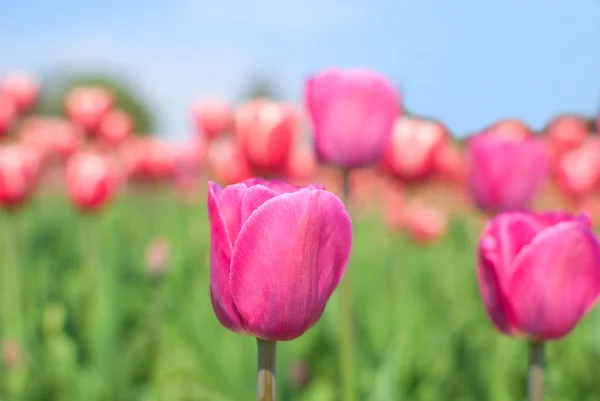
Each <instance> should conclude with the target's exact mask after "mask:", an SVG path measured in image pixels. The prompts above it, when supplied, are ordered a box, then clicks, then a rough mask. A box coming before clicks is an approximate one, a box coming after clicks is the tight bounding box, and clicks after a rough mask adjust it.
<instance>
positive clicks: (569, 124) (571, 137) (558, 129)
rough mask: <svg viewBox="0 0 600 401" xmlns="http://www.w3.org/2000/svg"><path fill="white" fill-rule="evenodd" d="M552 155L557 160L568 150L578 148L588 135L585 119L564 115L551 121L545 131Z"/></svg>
mask: <svg viewBox="0 0 600 401" xmlns="http://www.w3.org/2000/svg"><path fill="white" fill-rule="evenodd" d="M545 134H546V137H547V139H548V143H549V145H550V150H551V152H552V155H553V156H554V157H556V158H559V157H560V156H561V155H562V154H564V153H565V152H567V151H568V150H570V149H574V148H577V147H579V146H580V145H581V144H583V142H584V141H585V139H586V138H587V137H588V135H589V134H590V128H589V126H588V122H587V121H586V119H585V117H583V116H578V115H575V114H564V115H561V116H558V117H556V118H555V119H554V120H552V121H551V122H550V123H549V124H548V126H547V127H546V130H545Z"/></svg>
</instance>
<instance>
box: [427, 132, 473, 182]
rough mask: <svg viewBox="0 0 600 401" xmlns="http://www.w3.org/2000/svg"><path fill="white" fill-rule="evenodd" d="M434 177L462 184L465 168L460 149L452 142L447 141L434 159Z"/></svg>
mask: <svg viewBox="0 0 600 401" xmlns="http://www.w3.org/2000/svg"><path fill="white" fill-rule="evenodd" d="M434 165H435V173H436V175H437V176H438V177H439V178H441V179H443V180H447V181H451V182H455V183H464V180H465V177H466V172H467V166H466V160H465V155H464V152H463V151H462V149H461V148H460V147H459V146H458V145H457V144H456V143H454V142H451V141H447V142H446V143H445V144H444V146H442V148H441V149H440V150H439V151H438V152H437V156H436V158H435V162H434Z"/></svg>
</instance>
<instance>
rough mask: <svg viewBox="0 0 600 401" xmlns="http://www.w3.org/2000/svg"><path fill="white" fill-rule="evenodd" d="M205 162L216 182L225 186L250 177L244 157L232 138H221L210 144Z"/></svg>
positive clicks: (250, 172) (250, 171) (248, 167)
mask: <svg viewBox="0 0 600 401" xmlns="http://www.w3.org/2000/svg"><path fill="white" fill-rule="evenodd" d="M207 161H208V164H209V166H210V168H211V170H212V172H213V174H214V175H215V176H216V178H217V180H218V181H219V182H221V183H223V184H225V185H229V184H235V183H236V182H240V181H244V180H246V179H248V178H250V177H251V176H252V170H251V169H250V166H249V165H248V162H247V160H246V156H245V154H244V152H242V150H241V149H240V146H239V144H238V143H237V141H236V140H235V139H234V138H231V137H223V138H219V139H216V140H214V141H212V142H210V144H209V145H208V154H207Z"/></svg>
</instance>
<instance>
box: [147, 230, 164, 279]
mask: <svg viewBox="0 0 600 401" xmlns="http://www.w3.org/2000/svg"><path fill="white" fill-rule="evenodd" d="M168 260H169V242H168V241H167V240H166V239H165V238H163V237H159V238H155V239H154V240H152V242H150V244H149V245H148V248H147V249H146V271H147V272H148V275H150V276H151V277H158V276H160V275H162V273H163V272H164V271H165V268H166V267H167V263H168Z"/></svg>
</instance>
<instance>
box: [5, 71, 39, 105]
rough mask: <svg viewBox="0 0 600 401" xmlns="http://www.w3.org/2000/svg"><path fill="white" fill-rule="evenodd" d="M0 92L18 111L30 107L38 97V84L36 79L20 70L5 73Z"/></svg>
mask: <svg viewBox="0 0 600 401" xmlns="http://www.w3.org/2000/svg"><path fill="white" fill-rule="evenodd" d="M0 92H2V94H4V95H5V96H7V97H9V98H10V99H11V100H12V101H13V103H14V105H15V107H16V109H17V111H18V112H19V113H22V112H25V111H27V110H29V109H31V108H32V107H33V106H34V105H35V102H36V101H37V99H38V95H39V92H40V86H39V84H38V83H37V81H36V80H35V79H34V78H33V77H31V76H29V75H27V74H25V73H22V72H15V73H12V74H9V75H7V76H6V77H4V79H3V80H2V83H1V84H0Z"/></svg>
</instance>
